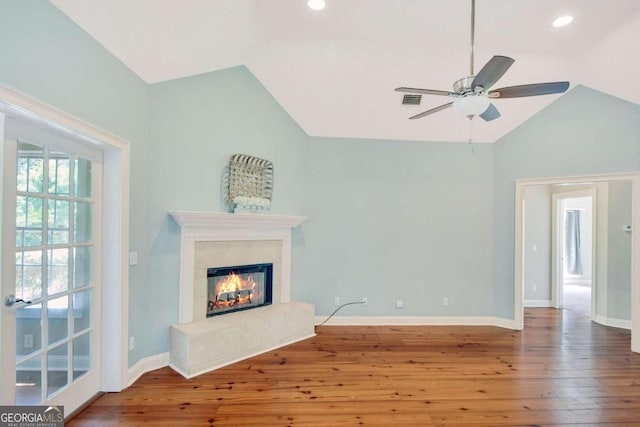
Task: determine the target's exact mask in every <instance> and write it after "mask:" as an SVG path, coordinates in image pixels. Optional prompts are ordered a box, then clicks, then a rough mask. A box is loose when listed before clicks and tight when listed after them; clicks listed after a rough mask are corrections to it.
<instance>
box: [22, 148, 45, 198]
mask: <svg viewBox="0 0 640 427" xmlns="http://www.w3.org/2000/svg"><path fill="white" fill-rule="evenodd" d="M17 178H18V180H17V187H16V188H17V190H18V191H28V192H30V193H42V191H43V183H44V148H43V147H39V146H37V145H33V144H27V143H25V142H19V143H18V175H17Z"/></svg>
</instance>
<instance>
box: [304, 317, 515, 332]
mask: <svg viewBox="0 0 640 427" xmlns="http://www.w3.org/2000/svg"><path fill="white" fill-rule="evenodd" d="M325 319H326V316H316V326H317V325H319V324H320V323H322V322H323V321H324V320H325ZM325 325H329V326H385V325H393V326H497V327H499V328H505V329H516V327H515V323H514V321H513V320H510V319H504V318H502V317H492V316H475V317H472V316H334V317H332V318H331V319H330V320H329V321H328V322H327V323H325Z"/></svg>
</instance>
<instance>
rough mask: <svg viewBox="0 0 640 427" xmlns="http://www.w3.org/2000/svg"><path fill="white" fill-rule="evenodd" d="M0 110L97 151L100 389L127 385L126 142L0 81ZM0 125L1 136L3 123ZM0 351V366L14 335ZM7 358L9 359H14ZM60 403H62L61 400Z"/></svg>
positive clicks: (1, 325)
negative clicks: (100, 162) (100, 164)
mask: <svg viewBox="0 0 640 427" xmlns="http://www.w3.org/2000/svg"><path fill="white" fill-rule="evenodd" d="M0 113H3V114H2V117H3V118H4V116H5V115H6V116H9V117H19V118H21V119H23V120H25V121H29V122H31V123H34V124H37V125H38V126H40V127H45V128H47V127H48V128H51V129H54V130H55V131H56V132H60V133H62V134H67V135H68V136H71V137H72V138H74V139H77V140H80V141H82V142H83V143H84V144H87V145H90V146H93V147H96V148H98V149H99V150H101V151H102V152H103V158H104V185H103V193H102V194H103V197H102V210H101V213H100V215H101V216H102V218H103V228H102V232H103V235H105V236H108V238H105V239H103V242H102V245H101V252H102V259H103V260H102V261H103V262H102V265H103V268H102V270H101V274H100V276H101V282H102V283H103V285H104V286H103V289H104V292H103V295H102V298H101V305H102V307H103V308H105V307H106V308H108V309H102V310H101V311H100V313H101V323H102V325H103V326H104V328H103V333H102V339H101V345H100V348H101V352H100V359H101V360H102V364H101V368H100V381H99V382H100V390H102V391H120V390H122V389H123V388H125V387H126V386H127V377H128V375H127V374H128V351H127V349H128V347H127V337H128V268H127V266H128V250H129V244H128V238H129V236H128V235H129V226H128V225H129V166H128V165H129V145H128V143H127V142H126V141H125V140H123V139H121V138H119V137H117V136H115V135H112V134H110V133H108V132H105V131H103V130H101V129H99V128H97V127H95V126H93V125H91V124H89V123H87V122H84V121H82V120H80V119H77V118H75V117H73V116H71V115H68V114H66V113H64V112H61V111H59V110H57V109H55V108H52V107H50V106H48V105H46V104H43V103H41V102H39V101H36V100H34V99H32V98H30V97H28V96H26V95H24V94H21V93H19V92H17V91H14V90H12V89H9V88H6V87H2V86H0ZM1 122H2V123H3V122H4V121H3V120H2V121H1ZM0 127H1V128H2V129H0V130H2V135H4V127H3V126H0ZM5 149H9V150H11V148H9V147H7V145H6V144H3V149H2V155H3V157H4V156H5V155H9V156H14V157H15V154H16V153H11V152H9V153H5ZM0 160H2V159H0ZM12 173H13V174H14V175H15V168H14V170H13V171H11V170H5V168H3V171H2V175H1V176H2V184H3V186H4V183H5V182H6V180H5V179H6V177H7V176H9V177H10V176H11V174H12ZM7 214H9V215H11V216H14V215H15V211H13V212H8V213H7V212H6V210H5V209H3V216H4V217H5V218H6V216H7ZM14 221H15V217H14ZM8 238H9V236H6V235H4V234H3V236H2V239H3V241H4V239H8ZM6 257H7V255H6V254H5V253H4V252H3V254H2V259H3V260H4V259H6ZM6 273H7V271H6V268H2V272H1V275H2V280H3V282H4V280H5V274H6ZM9 316H11V313H10V310H6V309H5V308H4V304H3V305H2V308H0V332H2V334H3V337H5V336H6V335H5V329H6V328H12V324H11V321H10V320H7V319H10V317H9ZM14 321H15V319H14ZM13 327H15V326H14V325H13ZM0 350H1V351H0V353H1V354H2V356H1V357H2V360H1V361H2V365H3V366H4V365H5V359H6V358H12V357H15V339H13V338H12V339H10V340H5V339H3V340H1V341H0ZM13 362H14V363H15V360H14V361H13ZM2 371H4V370H2ZM7 376H10V377H7ZM0 380H1V382H2V384H5V383H7V382H8V383H11V384H12V385H13V384H14V383H15V372H10V373H7V372H0ZM0 393H2V394H1V395H0V403H3V404H12V402H7V400H6V397H5V395H4V392H3V391H2V390H1V389H0ZM89 398H91V396H81V398H80V400H86V399H89ZM77 403H78V402H70V403H69V406H70V407H69V409H67V408H65V409H66V410H67V413H69V411H70V410H71V411H72V410H73V407H77ZM81 403H83V402H80V404H81ZM61 404H65V406H66V405H67V403H66V402H64V403H61Z"/></svg>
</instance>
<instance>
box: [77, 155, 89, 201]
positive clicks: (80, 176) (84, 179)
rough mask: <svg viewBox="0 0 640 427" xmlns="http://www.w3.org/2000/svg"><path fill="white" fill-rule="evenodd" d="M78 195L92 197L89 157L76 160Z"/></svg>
mask: <svg viewBox="0 0 640 427" xmlns="http://www.w3.org/2000/svg"><path fill="white" fill-rule="evenodd" d="M75 183H76V197H81V198H85V199H86V198H89V197H91V161H90V160H87V159H78V160H76V167H75Z"/></svg>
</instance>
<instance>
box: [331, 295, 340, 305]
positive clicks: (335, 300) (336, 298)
mask: <svg viewBox="0 0 640 427" xmlns="http://www.w3.org/2000/svg"><path fill="white" fill-rule="evenodd" d="M333 305H340V297H333Z"/></svg>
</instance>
